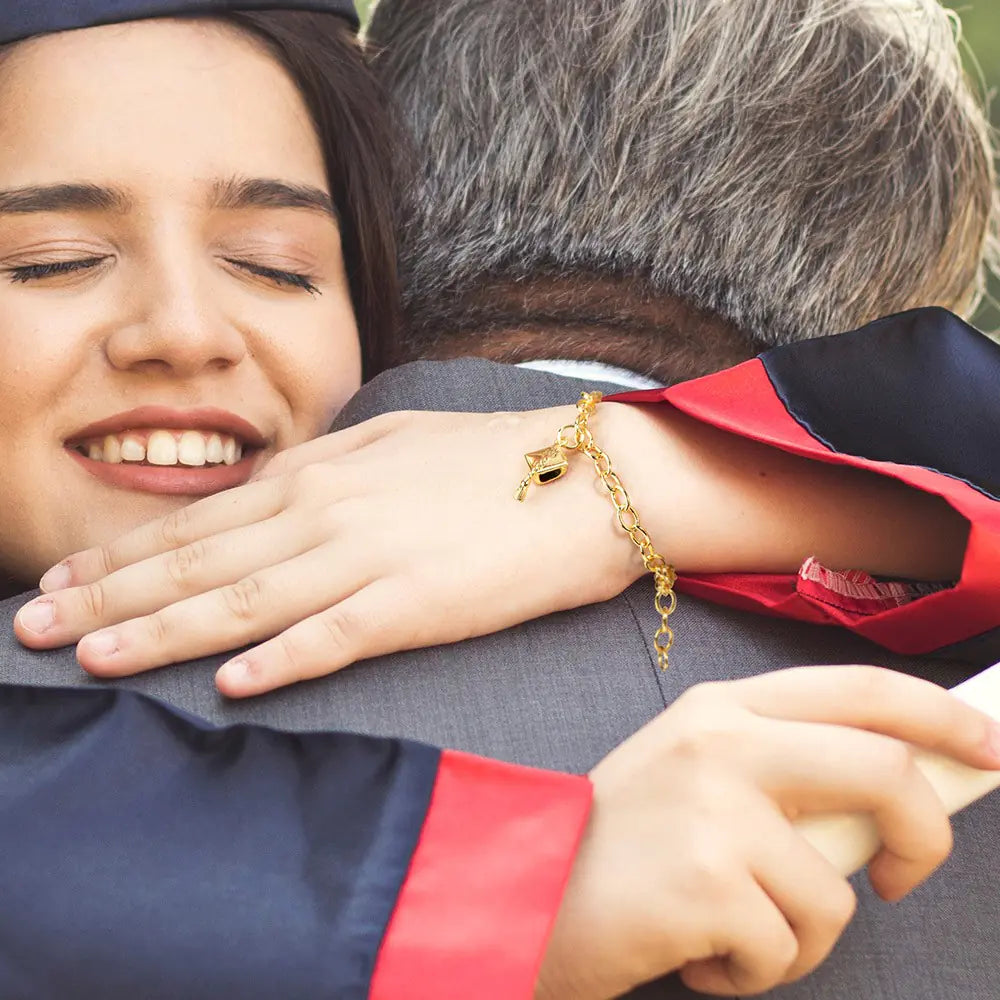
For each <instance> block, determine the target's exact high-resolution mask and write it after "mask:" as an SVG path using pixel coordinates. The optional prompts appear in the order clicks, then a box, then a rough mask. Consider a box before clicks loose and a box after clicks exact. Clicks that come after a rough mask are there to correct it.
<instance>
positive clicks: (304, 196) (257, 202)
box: [213, 177, 338, 222]
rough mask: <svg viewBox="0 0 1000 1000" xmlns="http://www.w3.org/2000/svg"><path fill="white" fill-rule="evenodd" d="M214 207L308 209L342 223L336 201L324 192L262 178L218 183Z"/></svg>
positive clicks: (242, 178) (235, 179) (241, 178)
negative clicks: (339, 219)
mask: <svg viewBox="0 0 1000 1000" xmlns="http://www.w3.org/2000/svg"><path fill="white" fill-rule="evenodd" d="M213 204H214V206H215V207H216V208H227V209H240V208H304V209H308V210H309V211H313V212H321V213H322V214H323V215H326V216H329V217H330V218H331V219H333V220H334V222H337V221H338V215H337V209H336V207H335V206H334V204H333V199H332V198H331V197H330V195H328V194H327V193H326V192H325V191H323V190H321V189H320V188H316V187H312V186H310V185H309V184H292V183H289V182H288V181H278V180H271V179H268V178H261V177H233V178H231V179H229V180H226V181H220V182H218V183H217V184H216V185H215V190H214V198H213Z"/></svg>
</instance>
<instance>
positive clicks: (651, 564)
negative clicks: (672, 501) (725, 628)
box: [515, 392, 677, 670]
mask: <svg viewBox="0 0 1000 1000" xmlns="http://www.w3.org/2000/svg"><path fill="white" fill-rule="evenodd" d="M603 398H604V397H603V395H602V394H601V393H600V392H584V393H581V395H580V399H579V400H578V402H577V404H576V410H577V412H576V420H575V421H574V422H573V423H572V424H567V425H566V426H565V427H561V428H560V429H559V433H558V434H557V435H556V440H555V444H554V445H552V446H551V447H550V448H548V449H546V450H545V452H544V454H545V455H550V454H551V453H552V452H553V451H556V452H562V451H578V452H580V453H582V454H584V455H586V456H587V457H588V458H589V459H590V460H591V461H592V462H593V463H594V468H595V470H596V471H597V476H598V478H599V479H600V480H601V482H602V483H603V484H604V487H605V489H607V491H608V494H609V496H610V497H611V503H612V504H613V505H614V508H615V515H616V517H617V519H618V523H619V524H620V525H621V527H622V530H623V531H625V533H626V534H627V535H628V536H629V538H631V539H632V543H633V544H634V545H635V547H636V548H637V549H638V550H639V555H640V556H641V557H642V564H643V566H644V567H645V568H646V571H647V572H648V573H652V574H653V583H654V586H655V588H656V597H655V598H654V604H655V606H656V613H657V614H658V615H659V616H660V627H659V628H658V629H657V630H656V634H655V635H654V636H653V647H654V648H655V649H656V660H657V663H658V664H659V667H660V669H661V670H666V669H667V667H668V665H669V664H668V654H669V652H670V647H671V646H672V645H673V644H674V630H673V629H672V628H671V627H670V620H669V619H670V616H671V615H672V614H673V613H674V611H675V610H676V608H677V594H676V593H675V592H674V583H675V582H676V580H677V573H676V572H675V571H674V568H673V566H671V565H670V564H669V563H668V562H667V561H666V559H664V558H663V556H661V555H660V554H659V553H658V552H657V551H656V549H655V548H654V547H653V541H652V539H651V538H650V537H649V534H648V533H647V531H646V529H645V528H643V527H642V525H641V524H640V523H639V515H638V514H637V513H636V510H635V508H634V507H633V506H632V501H631V500H630V499H629V495H628V492H627V490H626V489H625V486H624V485H623V483H622V481H621V479H619V478H618V473H617V472H615V471H614V469H613V468H612V465H611V459H610V458H609V457H608V454H607V452H604V451H602V450H601V449H600V448H599V447H598V446H597V443H596V442H595V441H594V435H593V434H592V433H591V430H590V418H591V417H592V416H593V415H594V413H595V411H596V410H597V406H598V404H599V403H600V402H601V400H602V399H603ZM525 458H527V459H528V464H529V468H530V471H529V472H528V475H527V476H526V477H525V478H524V479H523V480H522V481H521V483H520V485H519V486H518V490H517V493H516V494H515V496H516V498H517V499H518V500H519V501H523V500H524V499H525V497H526V495H527V492H528V489H529V488H530V486H531V484H532V483H533V482H534V483H538V482H539V480H538V479H537V478H536V477H535V473H536V471H537V469H538V467H539V466H540V465H541V464H542V460H541V459H538V460H535V461H534V462H533V461H532V460H531V459H530V458H529V457H528V456H525Z"/></svg>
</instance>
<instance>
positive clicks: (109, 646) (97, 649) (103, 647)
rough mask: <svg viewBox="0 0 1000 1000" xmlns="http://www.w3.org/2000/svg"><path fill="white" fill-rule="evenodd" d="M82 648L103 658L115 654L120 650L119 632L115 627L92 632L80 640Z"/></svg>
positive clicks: (82, 650)
mask: <svg viewBox="0 0 1000 1000" xmlns="http://www.w3.org/2000/svg"><path fill="white" fill-rule="evenodd" d="M80 650H81V652H84V651H85V652H87V653H90V654H91V655H92V656H97V657H101V658H104V657H108V656H113V655H114V654H115V653H117V652H118V633H117V632H116V631H115V630H114V629H104V631H102V632H91V633H90V635H85V636H84V637H83V638H82V639H81V640H80Z"/></svg>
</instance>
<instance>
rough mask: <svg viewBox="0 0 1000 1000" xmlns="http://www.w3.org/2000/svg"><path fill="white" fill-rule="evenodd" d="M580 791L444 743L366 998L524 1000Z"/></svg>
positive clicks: (584, 806) (579, 822)
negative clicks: (420, 829)
mask: <svg viewBox="0 0 1000 1000" xmlns="http://www.w3.org/2000/svg"><path fill="white" fill-rule="evenodd" d="M591 795H592V788H591V784H590V782H589V781H588V780H587V779H586V778H582V777H578V776H575V775H568V774H558V773H555V772H550V771H539V770H535V769H533V768H526V767H518V766H515V765H513V764H503V763H500V762H498V761H493V760H487V759H485V758H481V757H474V756H471V755H469V754H464V753H458V752H455V751H451V750H445V751H444V752H443V753H442V757H441V765H440V769H439V771H438V777H437V781H436V783H435V786H434V792H433V795H432V798H431V805H430V810H429V811H428V814H427V820H426V821H425V824H424V829H423V832H422V834H421V838H420V842H419V843H418V845H417V848H416V851H415V852H414V855H413V860H412V862H411V864H410V870H409V873H408V874H407V877H406V881H405V882H404V883H403V888H402V890H401V892H400V896H399V901H398V903H397V906H396V911H395V913H394V914H393V917H392V919H391V921H390V922H389V927H388V929H387V931H386V936H385V939H384V941H383V943H382V948H381V950H380V952H379V957H378V961H377V964H376V968H375V974H374V976H373V978H372V986H371V992H370V993H369V997H370V1000H402V998H404V997H405V998H406V1000H471V998H473V997H474V998H475V1000H531V997H532V996H533V995H534V988H535V980H536V979H537V977H538V970H539V967H540V965H541V961H542V956H543V954H544V949H545V946H546V944H547V942H548V938H549V935H550V933H551V930H552V924H553V923H554V921H555V917H556V913H557V912H558V910H559V904H560V901H561V900H562V895H563V891H564V890H565V887H566V882H567V880H568V878H569V873H570V869H571V867H572V864H573V860H574V858H575V856H576V851H577V847H578V846H579V842H580V837H581V836H582V834H583V829H584V826H585V825H586V821H587V816H588V813H589V810H590V801H591Z"/></svg>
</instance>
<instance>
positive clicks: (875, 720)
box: [730, 666, 1000, 768]
mask: <svg viewBox="0 0 1000 1000" xmlns="http://www.w3.org/2000/svg"><path fill="white" fill-rule="evenodd" d="M730 691H731V693H732V694H733V695H735V696H736V698H737V699H738V700H739V701H740V703H741V704H743V705H744V706H745V707H747V708H749V709H750V710H751V711H753V712H755V713H756V714H758V715H762V716H766V717H770V718H783V719H797V720H799V721H801V722H823V723H832V724H835V725H841V726H852V727H854V728H857V729H868V730H871V731H873V732H878V733H883V734H885V735H887V736H892V737H895V738H896V739H899V740H905V741H907V742H908V743H914V744H916V745H918V746H921V747H924V748H925V749H928V750H933V751H937V752H939V753H944V754H947V755H949V756H951V757H955V758H957V759H958V760H961V761H964V762H965V763H967V764H971V765H972V766H973V767H982V768H997V767H1000V726H998V724H997V721H996V720H995V719H992V718H991V717H990V716H988V715H986V714H985V713H983V712H980V711H979V710H978V709H975V708H972V707H971V706H970V705H967V704H965V703H964V702H963V701H961V700H960V699H958V698H956V697H955V696H954V695H952V694H950V693H949V692H947V691H945V690H944V689H943V688H940V687H938V686H937V685H936V684H932V683H931V682H930V681H925V680H921V679H920V678H917V677H910V676H909V675H907V674H901V673H897V672H895V671H892V670H885V669H881V668H879V667H865V666H849V667H796V668H793V669H791V670H781V671H777V672H775V673H772V674H763V675H761V676H759V677H751V678H747V679H745V680H739V681H734V682H732V684H731V686H730Z"/></svg>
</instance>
